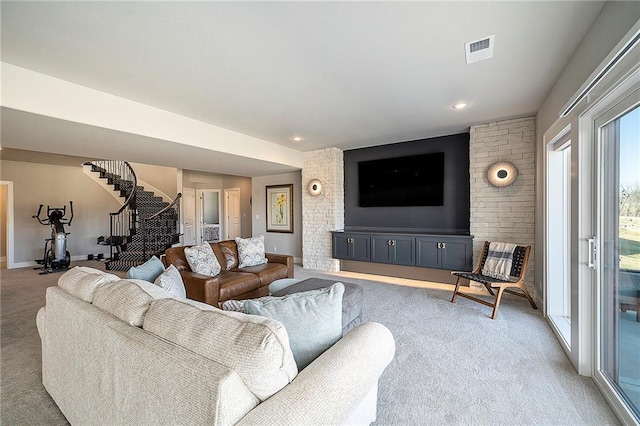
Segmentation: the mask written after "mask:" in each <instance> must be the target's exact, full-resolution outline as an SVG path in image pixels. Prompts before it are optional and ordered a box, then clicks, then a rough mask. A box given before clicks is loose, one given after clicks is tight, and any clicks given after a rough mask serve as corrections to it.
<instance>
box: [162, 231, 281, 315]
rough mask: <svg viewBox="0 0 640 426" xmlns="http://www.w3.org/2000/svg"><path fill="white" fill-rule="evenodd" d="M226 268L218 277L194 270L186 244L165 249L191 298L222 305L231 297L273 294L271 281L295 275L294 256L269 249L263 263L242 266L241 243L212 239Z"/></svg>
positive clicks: (220, 260)
mask: <svg viewBox="0 0 640 426" xmlns="http://www.w3.org/2000/svg"><path fill="white" fill-rule="evenodd" d="M209 244H210V245H211V248H212V249H213V253H214V254H215V255H216V257H217V259H218V262H219V263H220V266H221V268H222V271H221V272H220V274H218V275H216V276H215V277H209V276H206V275H201V274H197V273H195V272H193V271H191V268H190V267H189V264H188V263H187V259H186V257H185V255H184V249H185V246H181V247H171V248H170V249H167V250H166V251H165V256H163V262H164V263H165V266H169V265H170V264H173V265H174V266H175V267H176V268H177V269H178V270H179V271H180V275H181V276H182V281H183V282H184V286H185V288H186V289H187V297H188V298H189V299H193V300H198V301H200V302H204V303H207V304H209V305H213V306H220V305H221V304H222V302H224V301H225V300H230V299H236V300H237V299H252V298H256V297H262V296H266V295H268V294H269V287H268V286H269V284H271V283H272V282H273V281H275V280H278V279H281V278H293V256H288V255H283V254H274V253H266V254H265V257H266V258H267V259H268V262H267V263H265V264H263V265H257V266H248V267H245V268H238V246H237V245H236V242H235V241H233V240H226V241H220V242H217V243H209Z"/></svg>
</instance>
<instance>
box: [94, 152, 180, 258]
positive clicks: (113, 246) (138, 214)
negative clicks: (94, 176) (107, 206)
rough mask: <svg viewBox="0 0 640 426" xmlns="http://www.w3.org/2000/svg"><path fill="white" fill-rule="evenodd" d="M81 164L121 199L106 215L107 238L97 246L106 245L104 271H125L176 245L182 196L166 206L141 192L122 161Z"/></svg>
mask: <svg viewBox="0 0 640 426" xmlns="http://www.w3.org/2000/svg"><path fill="white" fill-rule="evenodd" d="M84 165H85V166H89V167H90V168H91V171H92V172H94V173H98V174H99V176H100V178H102V179H106V181H107V183H108V184H109V185H112V186H113V188H114V190H116V191H119V193H120V197H121V198H123V199H124V202H123V205H122V207H120V209H119V210H118V211H116V212H113V213H109V216H110V234H111V235H110V236H109V238H107V239H106V240H105V241H104V242H102V243H101V244H105V245H109V246H110V252H111V256H110V259H109V260H108V261H107V263H106V269H108V270H113V271H127V270H129V268H131V267H132V266H137V265H140V264H142V263H144V262H146V261H147V260H148V259H149V258H151V256H153V255H156V256H159V255H161V254H163V253H164V251H165V250H166V249H167V248H169V247H171V246H172V245H173V244H175V243H177V242H179V238H180V233H179V231H178V226H179V225H178V224H179V223H180V197H181V196H182V194H178V196H177V197H176V198H175V199H174V200H173V201H172V202H170V203H169V202H166V201H164V200H163V199H162V197H157V196H156V195H155V194H154V193H153V192H151V191H145V189H144V187H142V186H140V185H138V180H137V177H136V174H135V172H134V171H133V169H132V168H131V166H130V165H129V163H127V162H126V161H89V162H87V163H85V164H84Z"/></svg>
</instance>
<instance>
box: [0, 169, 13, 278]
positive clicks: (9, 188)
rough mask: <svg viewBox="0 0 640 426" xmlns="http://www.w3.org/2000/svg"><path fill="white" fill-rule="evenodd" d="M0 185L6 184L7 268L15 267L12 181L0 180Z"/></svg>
mask: <svg viewBox="0 0 640 426" xmlns="http://www.w3.org/2000/svg"><path fill="white" fill-rule="evenodd" d="M0 185H7V253H6V261H7V269H13V268H16V267H17V266H16V264H15V263H14V243H15V240H16V239H15V237H14V227H15V223H14V217H13V215H14V212H13V182H12V181H8V180H0Z"/></svg>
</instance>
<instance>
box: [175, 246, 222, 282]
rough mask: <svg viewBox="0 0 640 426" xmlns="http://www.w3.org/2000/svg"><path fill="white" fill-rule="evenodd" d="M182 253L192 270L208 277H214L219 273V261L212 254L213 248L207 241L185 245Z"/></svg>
mask: <svg viewBox="0 0 640 426" xmlns="http://www.w3.org/2000/svg"><path fill="white" fill-rule="evenodd" d="M184 255H185V257H186V258H187V263H188V264H189V267H191V270H192V271H193V272H195V273H197V274H202V275H208V276H210V277H215V276H216V275H218V274H219V273H220V263H219V262H218V259H217V258H216V255H215V254H213V249H212V248H211V245H209V243H202V244H198V245H197V246H192V247H186V248H185V249H184Z"/></svg>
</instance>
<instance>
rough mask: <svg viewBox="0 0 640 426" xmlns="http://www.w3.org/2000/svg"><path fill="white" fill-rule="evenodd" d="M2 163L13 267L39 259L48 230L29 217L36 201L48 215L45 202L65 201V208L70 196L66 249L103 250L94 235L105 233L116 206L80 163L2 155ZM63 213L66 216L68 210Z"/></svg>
mask: <svg viewBox="0 0 640 426" xmlns="http://www.w3.org/2000/svg"><path fill="white" fill-rule="evenodd" d="M1 166H2V172H1V176H2V180H6V181H12V182H13V197H14V200H13V206H14V236H15V237H14V240H15V241H13V247H14V263H15V264H16V265H17V266H28V263H29V262H33V261H34V260H35V259H41V258H42V255H43V248H44V240H45V239H46V238H49V237H50V235H51V230H50V229H49V227H46V226H43V225H40V224H39V223H38V222H37V221H36V220H35V219H33V218H32V216H33V215H35V214H36V213H37V211H38V206H39V205H40V204H44V210H43V211H44V214H46V208H47V205H49V206H51V207H63V206H65V205H66V206H67V212H68V211H69V201H73V208H74V214H75V216H74V218H73V222H72V224H71V226H67V227H65V230H66V231H67V232H71V235H69V237H68V238H69V240H68V250H69V252H70V254H71V256H72V258H73V257H84V258H86V256H87V255H88V254H96V253H105V255H106V254H107V248H106V247H105V246H99V245H97V244H96V239H97V238H98V237H99V236H101V235H108V233H109V212H111V211H114V210H116V209H117V208H118V207H119V205H118V203H117V201H116V200H115V199H114V198H113V197H111V196H110V195H109V194H108V193H107V192H106V191H104V190H103V189H102V188H100V187H99V186H97V185H96V183H95V182H93V181H92V180H91V179H90V178H89V177H88V176H86V175H85V174H84V173H83V171H82V167H69V166H58V165H50V164H40V163H25V162H18V161H6V160H2V162H1ZM44 214H43V215H44ZM67 217H70V215H69V214H67ZM10 243H11V242H10ZM25 263H27V264H25ZM21 264H22V265H21Z"/></svg>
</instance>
